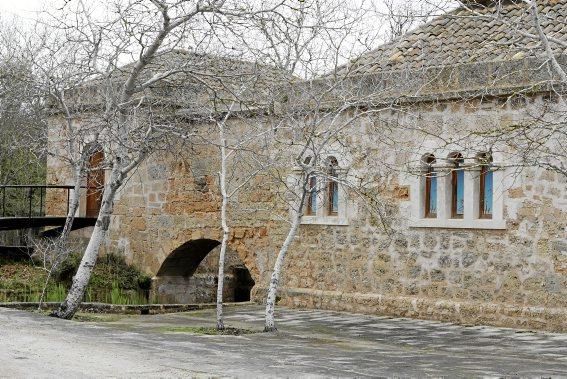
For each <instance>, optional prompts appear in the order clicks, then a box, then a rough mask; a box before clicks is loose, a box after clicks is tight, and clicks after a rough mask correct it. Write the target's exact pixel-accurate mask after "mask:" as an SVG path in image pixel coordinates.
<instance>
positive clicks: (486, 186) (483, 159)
mask: <svg viewBox="0 0 567 379" xmlns="http://www.w3.org/2000/svg"><path fill="white" fill-rule="evenodd" d="M479 163H480V183H479V184H480V188H479V200H480V201H479V208H480V209H479V218H486V219H491V218H492V204H493V200H492V197H493V175H492V170H491V164H492V157H491V156H490V155H489V154H487V153H483V154H481V155H480V156H479Z"/></svg>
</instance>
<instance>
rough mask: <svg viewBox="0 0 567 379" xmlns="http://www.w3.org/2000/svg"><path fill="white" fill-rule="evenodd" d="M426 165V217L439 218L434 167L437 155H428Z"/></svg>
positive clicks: (424, 159) (424, 160)
mask: <svg viewBox="0 0 567 379" xmlns="http://www.w3.org/2000/svg"><path fill="white" fill-rule="evenodd" d="M422 161H423V163H424V164H425V165H426V171H425V217H426V218H436V217H437V173H436V172H435V169H434V167H433V165H434V164H435V162H436V160H435V155H433V154H428V155H426V156H425V157H424V158H423V160H422Z"/></svg>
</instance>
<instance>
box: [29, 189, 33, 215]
mask: <svg viewBox="0 0 567 379" xmlns="http://www.w3.org/2000/svg"><path fill="white" fill-rule="evenodd" d="M29 196H30V210H29V213H28V218H32V199H33V187H30V190H29Z"/></svg>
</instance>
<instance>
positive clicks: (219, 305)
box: [217, 123, 230, 330]
mask: <svg viewBox="0 0 567 379" xmlns="http://www.w3.org/2000/svg"><path fill="white" fill-rule="evenodd" d="M219 135H220V144H221V146H220V150H221V171H220V173H219V185H220V192H221V195H222V203H221V225H222V242H221V249H220V254H219V272H218V284H217V330H224V321H223V312H222V311H223V310H222V308H223V292H224V263H225V260H226V245H227V244H228V236H229V233H230V229H229V227H228V222H227V215H226V208H227V205H228V194H227V190H226V158H227V156H226V138H225V136H224V124H223V123H219Z"/></svg>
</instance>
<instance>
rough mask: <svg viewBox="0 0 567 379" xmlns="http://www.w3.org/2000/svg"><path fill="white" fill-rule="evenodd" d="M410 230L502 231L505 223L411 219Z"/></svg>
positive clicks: (480, 220)
mask: <svg viewBox="0 0 567 379" xmlns="http://www.w3.org/2000/svg"><path fill="white" fill-rule="evenodd" d="M409 227H410V228H444V229H492V230H504V229H506V221H504V220H490V219H476V220H463V219H448V220H438V219H433V218H427V219H417V220H416V219H412V220H410V221H409Z"/></svg>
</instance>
